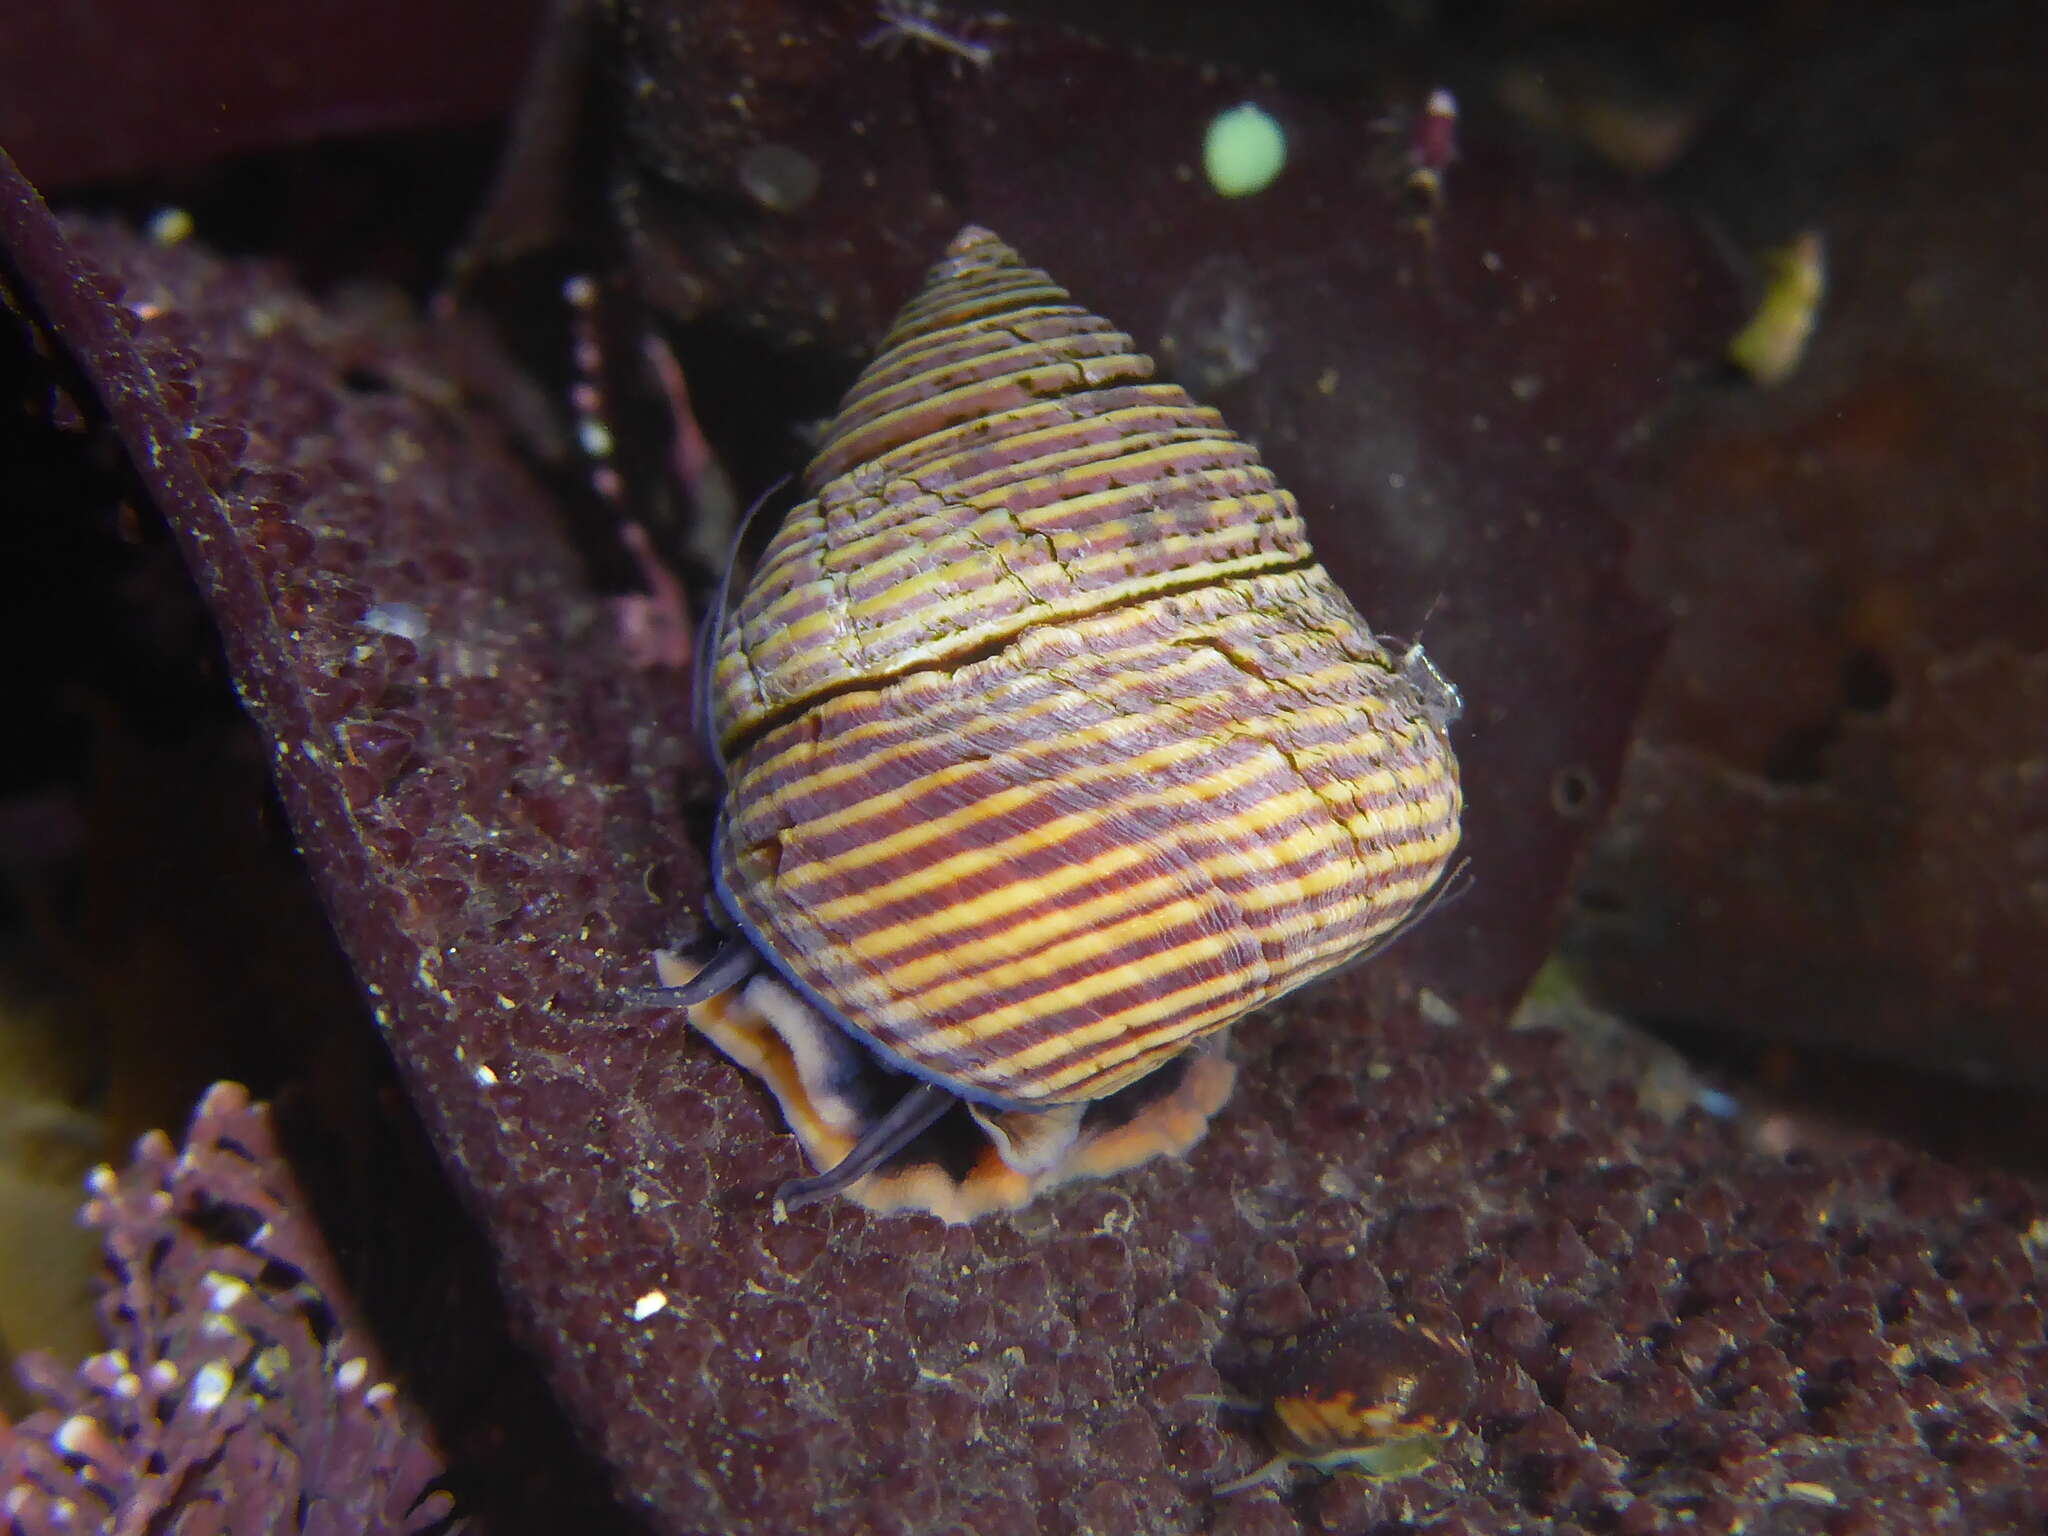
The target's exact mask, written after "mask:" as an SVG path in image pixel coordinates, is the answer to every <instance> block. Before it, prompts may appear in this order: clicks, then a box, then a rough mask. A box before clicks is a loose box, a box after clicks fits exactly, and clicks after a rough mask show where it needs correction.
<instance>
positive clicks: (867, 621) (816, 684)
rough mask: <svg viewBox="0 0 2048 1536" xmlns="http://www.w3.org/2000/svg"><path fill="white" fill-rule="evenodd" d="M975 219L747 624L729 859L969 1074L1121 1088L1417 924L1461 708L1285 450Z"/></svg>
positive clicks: (720, 703)
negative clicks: (1321, 531)
mask: <svg viewBox="0 0 2048 1536" xmlns="http://www.w3.org/2000/svg"><path fill="white" fill-rule="evenodd" d="M1152 372H1153V366H1152V362H1151V359H1149V358H1148V357H1146V356H1145V355H1143V354H1142V353H1140V352H1139V351H1138V350H1137V349H1136V347H1135V345H1134V343H1133V342H1132V340H1131V338H1130V337H1128V336H1126V335H1124V334H1122V333H1121V332H1119V331H1117V330H1116V329H1115V328H1114V327H1112V326H1111V325H1110V324H1109V323H1108V322H1107V321H1105V320H1102V319H1100V318H1098V317H1096V316H1094V315H1092V314H1090V313H1088V312H1087V311H1086V310H1085V309H1083V308H1081V307H1079V306H1078V305H1076V304H1074V303H1073V302H1072V301H1071V300H1070V299H1069V297H1068V295H1067V293H1066V292H1065V290H1063V289H1061V288H1060V287H1059V286H1058V285H1056V284H1055V283H1054V282H1053V281H1052V280H1051V279H1050V278H1049V277H1047V276H1046V274H1045V273H1043V272H1041V271H1038V270H1036V269H1035V268H1032V267H1029V266H1026V265H1025V264H1024V263H1023V261H1022V260H1021V259H1020V258H1019V257H1018V256H1017V254H1016V253H1015V252H1014V251H1012V250H1011V249H1010V248H1009V247H1008V246H1006V245H1004V244H1003V243H1002V242H1001V241H1000V240H998V239H996V238H995V237H994V236H993V235H991V234H990V233H989V232H988V231H986V230H982V229H978V228H969V229H967V230H965V231H963V232H962V233H961V234H960V235H959V236H958V237H957V238H956V239H955V240H954V242H953V243H952V245H951V247H950V248H949V249H948V251H947V254H946V258H945V259H944V260H943V261H942V262H941V263H939V265H938V266H937V267H935V268H934V269H933V271H932V272H931V274H930V277H929V278H928V280H927V282H926V285H925V287H924V289H923V290H922V292H920V293H919V294H918V296H917V297H916V298H915V299H913V300H912V301H911V302H910V304H909V305H908V306H906V307H905V309H904V310H903V311H902V313H901V315H900V316H899V317H898V319H897V321H896V324H895V327H894V329H893V330H892V331H891V332H890V333H889V335H888V337H887V339H886V340H885V342H884V343H883V346H882V350H881V353H880V355H879V356H878V357H877V358H876V360H875V361H874V363H873V364H872V365H871V366H870V367H869V368H868V369H867V371H866V372H865V373H863V374H862V375H861V377H860V378H859V380H858V381H857V382H856V383H855V384H854V386H853V388H852V389H851V391H850V392H849V393H848V395H847V397H846V399H845V401H844V402H843V404H842V405H841V407H840V410H839V413H838V415H837V416H836V417H835V419H834V420H833V421H832V423H831V425H830V427H829V429H828V431H827V433H826V435H825V438H824V440H823V443H822V445H821V446H820V447H819V449H818V452H817V455H816V457H815V459H814V460H813V462H812V464H811V466H810V468H809V471H808V473H807V476H806V487H807V488H808V489H809V490H810V492H811V499H809V500H807V501H805V502H803V503H802V504H801V505H800V506H798V507H797V508H796V509H795V510H794V511H792V512H791V513H790V515H789V516H788V518H787V519H786V520H785V522H784V524H783V526H782V528H781V529H780V530H779V532H778V533H777V534H776V536H775V538H774V540H773V541H772V542H771V544H770V545H769V547H768V549H767V550H766V552H765V554H764V555H763V557H762V560H761V562H760V564H759V566H758V567H757V569H756V571H755V574H754V576H753V578H752V580H751V582H750V583H749V584H748V585H747V587H746V589H745V591H744V592H743V593H742V594H741V596H740V597H739V599H738V601H737V602H736V603H735V605H734V608H733V611H732V613H731V615H730V617H729V620H728V622H727V623H726V624H725V626H724V628H723V631H722V633H721V635H720V636H719V640H718V646H719V649H718V653H717V658H716V663H715V669H714V673H713V685H712V698H713V706H712V710H713V728H714V730H715V732H716V735H717V738H718V741H719V744H720V747H721V750H722V752H723V754H724V756H725V758H726V760H727V763H728V775H729V777H728V787H727V799H726V803H725V807H724V811H723V813H722V818H721V828H720V840H719V841H720V848H719V851H718V855H717V861H716V862H717V868H716V877H717V882H718V888H719V895H720V898H721V901H722V903H723V904H724V905H725V906H726V907H727V909H728V910H729V912H730V913H731V915H732V916H733V918H734V919H735V920H736V921H737V922H738V923H739V924H740V925H741V927H742V928H743V929H744V930H745V931H746V933H747V934H748V936H749V937H750V938H751V939H752V940H753V942H754V944H755V945H756V947H758V948H759V949H760V950H761V951H762V952H763V953H764V954H765V955H766V956H767V957H768V959H769V960H770V961H771V962H772V963H773V964H774V965H775V967H776V968H777V969H778V970H779V971H781V972H782V973H783V975H784V976H785V977H786V978H787V979H789V980H790V981H792V982H794V983H795V984H796V985H797V986H798V988H799V989H800V991H802V992H803V993H804V994H806V995H807V996H808V997H809V999H810V1000H811V1001H812V1002H814V1003H815V1004H818V1005H820V1006H821V1008H822V1009H823V1011H824V1012H825V1013H826V1014H827V1015H828V1016H829V1017H830V1018H832V1019H833V1020H835V1021H836V1022H837V1023H839V1024H840V1025H842V1026H843V1027H845V1028H847V1029H850V1030H851V1031H853V1032H854V1033H856V1034H857V1035H858V1036H860V1037H861V1038H863V1039H865V1040H866V1041H867V1042H868V1043H869V1045H871V1046H872V1047H873V1048H874V1049H875V1050H876V1052H877V1053H878V1054H879V1055H880V1056H881V1057H882V1059H883V1060H884V1061H885V1062H887V1063H888V1064H889V1065H891V1066H894V1067H897V1068H900V1069H903V1070H906V1071H908V1072H910V1073H912V1074H913V1075H915V1076H917V1077H920V1078H923V1079H925V1080H927V1081H930V1082H936V1083H938V1084H940V1085H942V1086H944V1087H946V1088H948V1089H950V1090H952V1091H953V1092H954V1093H956V1094H957V1095H959V1096H960V1097H962V1098H965V1099H968V1100H971V1101H975V1102H979V1103H983V1104H990V1105H997V1106H1005V1107H1009V1108H1043V1107H1049V1106H1053V1105H1062V1104H1075V1103H1080V1102H1084V1101H1090V1100H1096V1099H1100V1098H1103V1097H1105V1096H1107V1095H1109V1094H1111V1093H1114V1092H1116V1091H1117V1090H1118V1089H1120V1088H1122V1087H1124V1086H1125V1085H1127V1084H1130V1083H1132V1082H1135V1081H1136V1080H1137V1079H1139V1078H1141V1077H1143V1076H1144V1075H1145V1074H1146V1073H1148V1072H1150V1071H1152V1070H1153V1069H1154V1068H1156V1067H1157V1066H1159V1065H1160V1064H1161V1063H1162V1062H1164V1061H1166V1060H1168V1059H1169V1058H1171V1057H1172V1056H1174V1055H1175V1054H1176V1053H1178V1052H1180V1051H1182V1050H1184V1049H1186V1048H1187V1047H1188V1046H1189V1045H1190V1044H1191V1043H1193V1042H1194V1041H1196V1040H1198V1039H1200V1038H1201V1037H1203V1036H1205V1035H1208V1034H1210V1033H1211V1032H1213V1031H1215V1030H1218V1029H1221V1028H1223V1027H1224V1026H1225V1025H1227V1024H1229V1023H1230V1022H1231V1021H1232V1020H1234V1019H1237V1018H1239V1017H1240V1016H1242V1015H1243V1014H1245V1013H1247V1012H1249V1011H1250V1010H1252V1009H1254V1008H1257V1007H1259V1006H1260V1005H1261V1004H1264V1003H1267V1002H1270V1001H1271V1000H1272V999H1274V998H1276V997H1278V996H1280V995H1281V994H1282V993H1284V992H1286V991H1288V990H1289V989H1291V988H1293V987H1296V986H1299V985H1300V984H1301V983H1302V982H1304V981H1307V980H1309V979H1310V978H1311V977H1313V976H1316V975H1317V974H1319V973H1321V972H1323V971H1327V970H1329V969H1330V968H1332V967H1333V966H1336V965H1339V964H1342V963H1343V962H1344V961H1346V960H1347V959H1350V958H1351V957H1353V956H1355V955H1357V954H1358V953H1359V952H1360V951H1362V950H1364V949H1366V948H1367V947H1368V946H1370V945H1371V944H1372V943H1373V942H1374V941H1375V940H1376V939H1379V938H1382V937H1383V936H1385V935H1387V934H1389V933H1390V932H1391V931H1393V930H1394V929H1395V928H1396V927H1398V926H1399V925H1400V924H1401V923H1402V921H1403V920H1404V919H1405V918H1407V917H1408V916H1409V915H1410V914H1411V913H1412V912H1414V911H1415V910H1416V908H1417V904H1418V903H1419V902H1421V901H1422V900H1423V899H1424V898H1425V897H1426V896H1427V894H1428V893H1429V892H1430V890H1431V888H1432V887H1433V886H1434V885H1435V884H1436V882H1437V881H1438V879H1439V877H1440V876H1441V874H1442V872H1443V870H1444V868H1445V866H1446V863H1447V861H1448V860H1449V858H1450V855H1451V852H1452V850H1453V848H1454V847H1455V846H1456V844H1457V840H1458V818H1459V810H1460V804H1461V801H1460V792H1459V784H1458V772H1457V763H1456V760H1455V758H1454V757H1453V755H1452V752H1451V747H1450V743H1449V741H1448V739H1447V737H1446V733H1445V726H1446V720H1445V710H1444V708H1443V707H1442V705H1441V701H1436V700H1431V699H1429V698H1426V697H1424V695H1423V693H1422V691H1420V690H1419V689H1418V688H1417V686H1416V684H1415V682H1414V681H1413V680H1412V678H1411V677H1410V676H1408V675H1406V671H1407V669H1404V666H1403V661H1402V658H1400V657H1397V656H1395V655H1392V654H1390V653H1389V652H1388V651H1387V650H1386V649H1385V648H1383V647H1382V646H1381V644H1380V643H1379V642H1378V641H1377V640H1376V639H1375V638H1374V637H1373V634H1372V631H1371V630H1370V629H1369V628H1368V627H1367V625H1366V623H1365V621H1364V620H1363V619H1362V618H1361V617H1360V616H1359V614H1358V611H1357V610H1356V609H1355V608H1353V607H1352V605H1351V603H1350V602H1349V601H1348V600H1347V599H1346V598H1345V596H1344V594H1343V593H1342V592H1341V591H1339V590H1338V588H1337V586H1336V585H1335V583H1334V582H1332V581H1331V579H1330V577H1329V576H1328V575H1327V574H1326V573H1325V572H1324V570H1323V568H1322V567H1321V566H1320V565H1319V564H1318V563H1317V562H1316V559H1315V556H1314V554H1313V553H1312V552H1311V551H1310V549H1309V545H1308V540H1307V537H1306V534H1305V532H1304V530H1303V527H1302V523H1301V518H1300V515H1299V513H1298V510H1297V508H1296V506H1295V502H1294V498H1293V497H1292V496H1290V495H1289V494H1288V493H1287V492H1286V491H1284V490H1283V489H1281V488H1280V486H1279V485H1278V484H1277V483H1276V482H1275V481H1274V479H1273V476H1272V474H1271V473H1270V472H1269V471H1268V470H1267V469H1266V468H1265V466H1264V465H1262V464H1261V463H1260V462H1259V459H1258V456H1257V454H1256V453H1255V452H1254V450H1253V449H1252V447H1251V445H1249V444H1248V443H1246V442H1245V441H1244V440H1243V439H1241V438H1239V437H1238V436H1236V435H1235V434H1234V433H1232V432H1231V431H1230V430H1229V429H1228V428H1226V427H1225V426H1224V425H1223V422H1222V419H1221V417H1219V416H1218V415H1217V413H1216V412H1215V411H1214V410H1212V409H1210V408H1208V407H1206V406H1201V405H1197V404H1195V403H1194V402H1193V401H1192V400H1191V399H1190V398H1189V397H1188V396H1187V394H1186V393H1185V392H1184V391H1183V390H1181V389H1180V388H1178V387H1177V386H1174V385H1171V384H1163V383H1156V382H1153V381H1152Z"/></svg>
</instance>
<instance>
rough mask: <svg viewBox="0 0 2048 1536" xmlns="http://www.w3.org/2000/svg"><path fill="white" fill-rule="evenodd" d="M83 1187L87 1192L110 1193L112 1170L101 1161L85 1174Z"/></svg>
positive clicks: (111, 1189) (112, 1177)
mask: <svg viewBox="0 0 2048 1536" xmlns="http://www.w3.org/2000/svg"><path fill="white" fill-rule="evenodd" d="M85 1188H86V1192H87V1193H88V1194H94V1195H111V1194H112V1193H113V1192H114V1170H113V1169H112V1168H110V1167H108V1166H107V1165H106V1164H105V1163H101V1164H100V1165H99V1167H97V1168H95V1169H93V1171H92V1172H91V1173H88V1174H87V1175H86V1176H85Z"/></svg>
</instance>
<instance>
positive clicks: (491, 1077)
mask: <svg viewBox="0 0 2048 1536" xmlns="http://www.w3.org/2000/svg"><path fill="white" fill-rule="evenodd" d="M473 1076H474V1077H475V1078H476V1080H477V1081H478V1082H479V1083H481V1084H482V1085H483V1086H484V1087H486V1088H495V1087H497V1086H498V1074H497V1073H495V1072H493V1071H492V1070H491V1069H490V1068H489V1067H487V1066H485V1065H484V1064H483V1063H482V1062H478V1063H477V1064H476V1071H475V1073H474V1074H473Z"/></svg>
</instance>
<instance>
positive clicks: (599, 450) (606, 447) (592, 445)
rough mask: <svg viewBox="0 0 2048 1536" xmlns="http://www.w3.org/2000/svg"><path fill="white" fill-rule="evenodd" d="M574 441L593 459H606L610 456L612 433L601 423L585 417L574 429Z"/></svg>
mask: <svg viewBox="0 0 2048 1536" xmlns="http://www.w3.org/2000/svg"><path fill="white" fill-rule="evenodd" d="M576 440H577V441H578V442H580V443H581V444H582V445H583V451H584V452H585V453H587V454H589V455H590V456H591V457H592V458H593V459H608V458H610V457H611V456H612V447H613V443H612V432H611V428H610V427H607V426H606V425H605V424H604V423H603V422H601V421H597V420H595V419H593V418H590V417H585V418H584V420H583V422H582V424H581V425H580V426H578V427H577V429H576Z"/></svg>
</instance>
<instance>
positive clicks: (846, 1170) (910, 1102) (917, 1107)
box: [775, 1083, 957, 1212]
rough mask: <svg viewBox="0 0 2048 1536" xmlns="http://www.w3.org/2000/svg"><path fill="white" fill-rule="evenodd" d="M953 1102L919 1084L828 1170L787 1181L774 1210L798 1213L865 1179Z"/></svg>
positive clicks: (941, 1091) (943, 1092) (943, 1093)
mask: <svg viewBox="0 0 2048 1536" xmlns="http://www.w3.org/2000/svg"><path fill="white" fill-rule="evenodd" d="M956 1102H957V1101H956V1099H955V1098H954V1096H953V1095H952V1094H951V1093H949V1092H948V1091H947V1090H945V1089H944V1088H941V1087H940V1086H939V1085H938V1084H937V1083H919V1084H918V1085H917V1086H916V1087H915V1088H913V1089H911V1090H910V1092H908V1093H906V1094H904V1095H903V1097H902V1098H900V1099H898V1100H897V1101H896V1107H895V1108H894V1109H892V1110H890V1111H889V1113H888V1114H886V1115H884V1116H882V1118H881V1119H879V1120H877V1121H876V1122H875V1123H874V1124H873V1125H871V1126H869V1127H868V1129H867V1132H866V1134H865V1135H863V1136H862V1137H861V1139H860V1140H859V1141H858V1142H856V1143H854V1147H853V1150H852V1151H851V1152H849V1153H847V1154H846V1156H844V1157H843V1158H841V1159H840V1160H839V1161H838V1162H837V1163H835V1164H834V1165H833V1166H832V1167H830V1168H828V1169H826V1170H825V1171H824V1172H823V1173H819V1174H813V1175H812V1176H811V1177H810V1178H807V1179H791V1180H790V1181H789V1182H788V1183H787V1184H785V1185H783V1186H782V1188H780V1189H778V1190H777V1191H775V1204H776V1207H777V1209H778V1210H780V1211H785V1212H786V1211H796V1210H801V1209H803V1207H805V1206H807V1205H811V1204H814V1203H816V1202H817V1201H819V1200H823V1199H825V1198H826V1197H828V1196H830V1195H836V1194H838V1193H839V1192H840V1191H841V1190H842V1189H844V1188H846V1186H847V1185H849V1184H852V1183H854V1182H856V1181H857V1180H860V1179H864V1178H866V1177H867V1176H868V1175H869V1174H871V1173H873V1172H874V1171H875V1170H876V1169H877V1168H879V1167H881V1166H882V1164H884V1163H886V1162H887V1161H888V1160H889V1159H890V1158H892V1157H894V1156H895V1155H896V1154H897V1153H898V1152H901V1151H902V1150H903V1149H904V1148H905V1147H907V1146H909V1145H910V1144H911V1143H912V1142H913V1141H915V1140H917V1138H918V1137H920V1136H922V1135H923V1134H924V1133H925V1132H926V1131H927V1130H929V1129H931V1127H932V1125H933V1124H934V1123H936V1122H937V1120H938V1118H939V1117H940V1116H941V1115H943V1114H945V1112H946V1111H947V1110H949V1109H951V1108H952V1107H953V1105H954V1104H955V1103H956Z"/></svg>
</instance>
